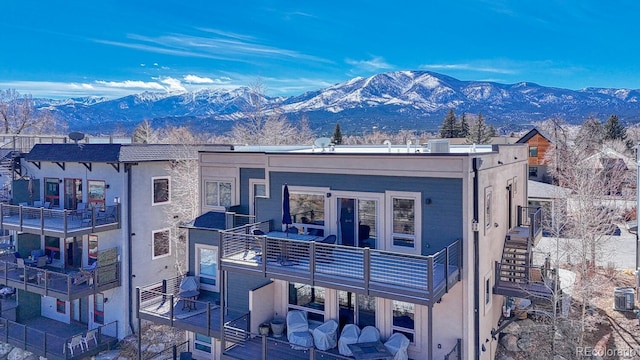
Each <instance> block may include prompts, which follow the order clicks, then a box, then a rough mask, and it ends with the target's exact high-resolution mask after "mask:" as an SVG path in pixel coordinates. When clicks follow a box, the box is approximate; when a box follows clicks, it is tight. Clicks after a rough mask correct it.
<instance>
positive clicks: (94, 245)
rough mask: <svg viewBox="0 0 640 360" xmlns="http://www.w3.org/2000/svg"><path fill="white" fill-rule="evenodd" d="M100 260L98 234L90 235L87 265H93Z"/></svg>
mask: <svg viewBox="0 0 640 360" xmlns="http://www.w3.org/2000/svg"><path fill="white" fill-rule="evenodd" d="M96 261H98V235H93V234H92V235H89V256H88V258H87V265H91V264H93V263H94V262H96Z"/></svg>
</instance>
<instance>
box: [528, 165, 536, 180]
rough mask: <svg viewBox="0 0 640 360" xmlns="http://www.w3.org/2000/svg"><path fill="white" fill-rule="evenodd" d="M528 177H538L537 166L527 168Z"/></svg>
mask: <svg viewBox="0 0 640 360" xmlns="http://www.w3.org/2000/svg"><path fill="white" fill-rule="evenodd" d="M529 177H535V178H537V177H538V167H537V166H529Z"/></svg>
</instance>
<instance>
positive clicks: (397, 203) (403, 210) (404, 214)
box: [387, 192, 421, 253]
mask: <svg viewBox="0 0 640 360" xmlns="http://www.w3.org/2000/svg"><path fill="white" fill-rule="evenodd" d="M420 196H421V195H420V193H403V192H387V204H388V205H387V206H390V207H391V208H390V209H389V211H388V214H389V216H390V218H389V219H388V221H389V224H390V225H391V226H390V229H391V233H390V236H389V238H390V241H391V244H390V248H391V249H392V250H396V251H401V252H409V253H420V242H419V240H420V231H421V230H420V219H421V215H420V214H421V213H420Z"/></svg>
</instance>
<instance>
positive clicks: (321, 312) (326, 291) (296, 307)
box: [286, 281, 333, 322]
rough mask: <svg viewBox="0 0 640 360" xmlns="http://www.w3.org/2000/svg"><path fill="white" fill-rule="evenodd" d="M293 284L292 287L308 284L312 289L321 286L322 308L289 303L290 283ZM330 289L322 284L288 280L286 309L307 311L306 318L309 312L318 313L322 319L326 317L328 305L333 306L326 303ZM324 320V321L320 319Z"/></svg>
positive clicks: (328, 309)
mask: <svg viewBox="0 0 640 360" xmlns="http://www.w3.org/2000/svg"><path fill="white" fill-rule="evenodd" d="M292 284H293V285H294V287H295V286H296V285H302V286H309V287H310V288H311V289H312V290H313V289H315V288H321V289H323V291H324V303H323V309H322V310H319V309H314V308H312V307H309V306H304V305H297V304H291V303H290V298H289V296H291V295H290V289H291V285H292ZM330 290H331V289H329V288H326V287H323V286H315V285H311V284H305V283H297V282H295V281H289V282H287V294H289V295H288V296H287V298H286V301H287V303H286V304H287V311H289V310H300V311H304V312H306V313H307V318H309V313H311V314H315V315H320V316H321V317H322V318H323V319H324V318H325V317H326V314H327V311H330V306H333V305H332V304H330V303H328V299H329V297H330V296H331V295H330ZM322 322H324V321H322Z"/></svg>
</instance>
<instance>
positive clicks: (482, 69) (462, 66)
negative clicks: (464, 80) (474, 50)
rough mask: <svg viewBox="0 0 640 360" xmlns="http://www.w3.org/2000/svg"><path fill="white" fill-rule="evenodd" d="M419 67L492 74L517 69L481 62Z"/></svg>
mask: <svg viewBox="0 0 640 360" xmlns="http://www.w3.org/2000/svg"><path fill="white" fill-rule="evenodd" d="M420 68H421V69H426V70H464V71H478V72H487V73H494V74H515V73H516V72H517V71H515V70H513V69H510V68H506V67H492V66H486V65H482V64H475V65H474V64H465V63H462V64H423V65H420Z"/></svg>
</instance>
